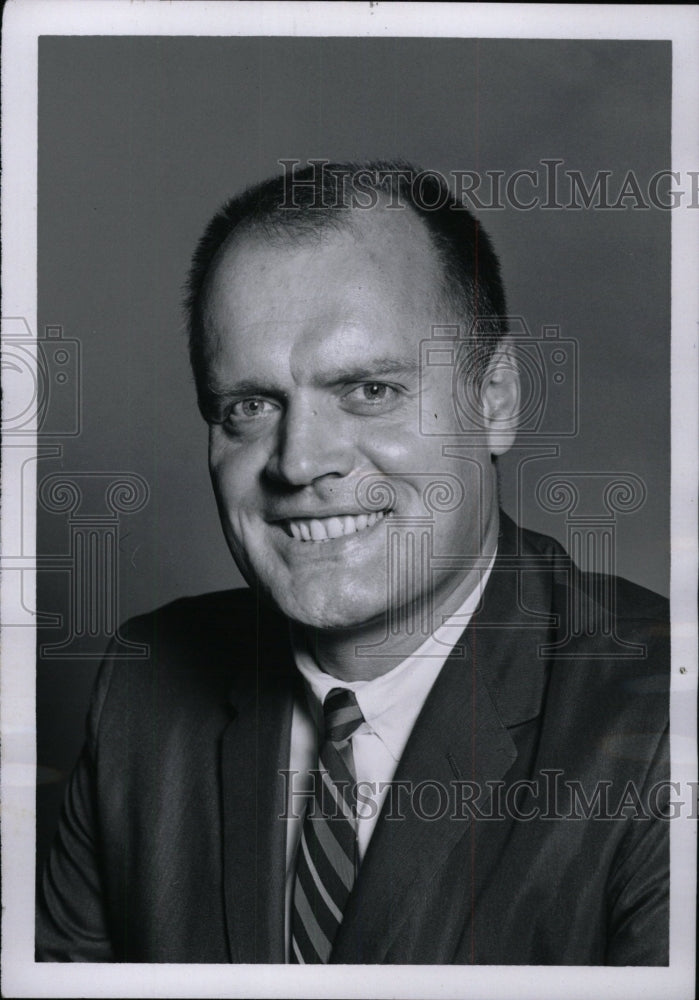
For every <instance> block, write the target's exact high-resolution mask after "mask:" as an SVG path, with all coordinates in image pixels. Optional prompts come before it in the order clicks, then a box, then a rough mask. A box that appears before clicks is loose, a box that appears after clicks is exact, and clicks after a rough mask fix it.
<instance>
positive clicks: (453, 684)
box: [331, 518, 551, 964]
mask: <svg viewBox="0 0 699 1000" xmlns="http://www.w3.org/2000/svg"><path fill="white" fill-rule="evenodd" d="M516 548H517V538H516V535H515V533H514V525H512V522H510V521H508V519H507V518H504V519H503V526H502V528H501V537H500V543H499V548H498V558H497V559H496V562H495V565H494V567H493V573H492V575H491V579H490V580H489V583H488V586H487V588H486V591H485V593H484V595H483V600H482V602H481V607H480V609H479V611H478V613H477V614H476V615H474V617H473V619H472V621H471V623H470V624H469V627H468V628H467V629H466V631H465V633H464V635H463V637H462V639H461V640H460V641H459V643H458V644H457V646H462V649H463V653H462V655H459V656H457V655H456V654H455V653H452V655H451V656H450V657H449V658H448V660H447V662H446V663H445V665H444V667H443V669H442V671H441V672H440V674H439V676H438V678H437V680H436V682H435V684H434V686H433V688H432V690H431V692H430V694H429V696H428V698H427V700H426V702H425V705H424V707H423V709H422V712H421V713H420V716H419V717H418V720H417V722H416V724H415V727H414V729H413V732H412V734H411V737H410V739H409V741H408V744H407V746H406V748H405V751H404V753H403V757H402V758H401V761H400V763H399V765H398V768H397V770H396V774H395V777H394V789H393V791H394V805H395V803H396V802H400V801H401V800H400V799H398V797H397V796H398V795H402V796H403V798H402V803H403V808H402V809H400V808H399V807H398V806H396V809H395V812H397V813H400V814H401V815H402V816H403V817H404V818H401V819H397V818H396V819H390V818H389V815H390V810H389V807H388V806H389V804H388V801H387V803H386V804H385V805H384V808H383V809H382V813H381V815H380V817H379V819H378V822H377V825H376V828H375V830H374V834H373V836H372V840H371V843H370V846H369V848H368V850H367V854H366V857H365V859H364V862H363V864H362V868H361V870H360V875H359V878H358V880H357V882H356V884H355V887H354V891H353V893H352V895H351V896H350V899H349V901H348V904H347V908H346V910H345V915H344V919H343V923H342V925H341V927H340V930H339V932H338V937H337V939H336V942H335V946H334V949H333V954H332V957H331V961H332V962H337V963H378V962H382V961H385V960H386V956H387V954H388V953H389V952H390V959H389V960H390V961H391V962H403V963H410V964H416V963H417V964H419V963H434V962H437V963H440V962H441V963H448V962H450V961H452V960H453V957H454V954H455V951H456V949H457V947H458V945H459V940H460V938H461V935H462V934H463V930H464V927H465V925H466V923H467V921H468V919H469V907H472V906H473V903H474V898H475V897H474V894H473V886H474V885H475V880H474V876H473V874H469V868H468V865H469V863H470V864H473V863H474V859H476V858H479V857H480V856H481V855H482V854H483V853H484V852H480V851H479V850H478V849H477V844H478V839H479V837H481V836H483V835H484V834H485V835H487V832H488V831H491V825H490V824H488V823H487V822H486V823H483V822H479V823H474V822H473V821H472V820H471V819H470V818H469V811H468V809H462V808H460V807H459V806H458V805H457V803H458V801H459V796H460V794H461V792H460V788H461V787H463V786H460V785H459V782H475V783H477V784H478V786H479V787H481V788H484V787H485V782H488V781H490V782H495V781H499V780H500V779H502V778H503V777H504V776H505V775H506V773H507V772H508V770H510V768H511V767H512V765H513V764H514V762H515V760H516V758H517V750H516V748H515V744H514V741H513V739H512V737H511V735H510V733H509V732H508V727H511V726H516V725H519V724H520V723H521V722H524V721H526V720H528V719H532V718H534V717H536V716H537V715H538V713H539V711H540V708H541V701H542V697H543V693H544V687H545V679H546V668H545V663H544V661H543V660H542V658H541V656H540V655H539V647H540V646H541V645H542V644H543V643H545V642H546V641H547V640H548V639H549V638H550V636H549V628H550V624H551V620H550V617H549V614H548V611H549V609H550V587H549V586H548V585H547V583H546V582H544V581H545V575H544V574H542V573H541V571H540V567H539V568H538V571H535V572H533V574H532V578H531V579H530V580H529V581H528V582H527V585H526V586H525V587H524V588H523V585H522V579H521V575H520V569H521V565H520V566H518V565H517V564H516V560H517V558H518V554H517V552H516ZM401 782H405V790H404V791H402V792H400V783H401ZM422 783H426V784H422ZM420 786H422V798H421V800H417V799H416V802H417V809H416V808H415V803H413V804H411V797H410V792H411V790H412V791H413V792H414V791H415V789H419V788H420ZM439 787H441V788H443V789H445V792H439V790H438V789H439ZM486 791H487V789H486ZM445 794H446V795H447V796H448V798H447V800H446V808H445V807H444V806H445V800H444V795H445ZM440 795H441V796H442V799H441V800H440V799H439V797H438V796H440ZM430 798H431V801H430ZM480 807H481V808H482V809H483V810H484V811H486V810H487V808H488V796H487V795H486V798H485V799H484V800H481V802H480ZM433 813H434V814H435V818H434V819H427V818H426V816H428V815H432V814H433ZM455 813H456V816H457V818H455V816H454V814H455ZM467 831H468V832H469V833H470V836H469V838H468V840H467V841H465V842H464V844H463V845H461V847H462V851H463V854H462V858H461V862H460V867H459V868H458V869H456V871H457V872H458V875H457V877H455V878H451V879H450V878H448V877H447V878H446V879H445V880H444V883H445V884H444V885H443V886H442V888H443V891H444V892H445V893H446V894H447V897H448V896H449V895H450V896H451V898H445V897H444V896H442V897H441V898H440V902H439V904H438V911H437V912H436V913H435V917H436V919H435V920H434V921H433V922H432V923H430V920H431V917H430V915H429V914H428V913H427V912H426V909H425V906H426V904H425V901H426V900H428V899H429V898H430V896H431V889H432V887H433V886H434V884H435V883H436V881H437V880H438V879H439V878H440V875H442V876H443V875H444V872H445V870H446V869H445V866H446V864H447V861H448V860H449V859H450V858H451V859H452V860H453V857H454V852H455V850H458V848H459V845H460V841H462V840H463V839H464V838H465V836H466V833H467ZM469 855H470V861H469ZM469 880H470V881H469ZM469 884H470V885H471V887H472V888H471V891H469V889H468V885H469ZM421 921H423V923H422V924H421Z"/></svg>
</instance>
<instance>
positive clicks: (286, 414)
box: [188, 164, 517, 629]
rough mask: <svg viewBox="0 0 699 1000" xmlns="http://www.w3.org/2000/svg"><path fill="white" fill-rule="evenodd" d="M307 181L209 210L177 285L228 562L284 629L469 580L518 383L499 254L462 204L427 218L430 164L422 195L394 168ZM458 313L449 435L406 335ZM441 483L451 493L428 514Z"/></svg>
mask: <svg viewBox="0 0 699 1000" xmlns="http://www.w3.org/2000/svg"><path fill="white" fill-rule="evenodd" d="M360 169H361V176H360V174H359V173H358V171H359V170H360ZM352 170H354V173H352ZM389 170H393V173H392V174H389V173H388V171H389ZM398 170H400V171H401V173H400V174H396V171H398ZM380 171H383V176H384V181H383V182H381V181H379V183H376V184H375V185H374V188H373V189H372V190H373V191H374V193H375V199H374V201H373V203H371V202H370V200H369V198H368V196H367V190H368V188H367V186H366V185H367V178H369V179H371V178H372V176H373V177H374V178H377V179H378V178H379V172H380ZM308 176H309V177H311V179H313V180H315V184H314V185H311V186H309V187H301V186H299V184H298V182H299V181H300V180H304V179H307V177H306V178H305V177H304V175H303V174H299V175H296V178H295V180H296V187H295V188H294V189H293V190H292V191H291V194H290V190H289V186H288V178H287V179H286V180H285V179H284V178H280V179H278V180H276V181H272V182H268V183H266V184H263V185H260V186H259V187H258V188H254V189H252V190H251V191H248V192H246V193H245V194H244V195H243V196H242V197H241V198H239V199H236V200H234V201H233V202H230V203H229V204H228V205H227V206H226V207H225V208H224V209H223V210H222V212H221V213H219V215H218V216H216V218H215V219H214V220H213V221H212V223H211V225H210V226H209V228H208V230H207V232H206V234H205V235H204V237H203V239H202V241H201V242H200V245H199V248H198V250H197V254H196V256H195V261H194V264H193V267H192V272H191V276H190V296H189V303H188V304H189V309H190V337H191V356H192V363H193V367H194V372H195V377H196V382H197V389H198V394H199V403H200V408H201V410H202V413H203V414H204V416H205V418H206V419H207V421H208V422H209V425H210V468H211V473H212V478H213V483H214V488H215V491H216V496H217V501H218V505H219V511H220V514H221V518H222V523H223V527H224V532H225V534H226V537H227V540H228V542H229V545H230V547H231V550H232V552H233V555H234V557H235V559H236V561H237V563H238V565H239V566H240V568H241V570H242V572H243V573H244V575H245V576H246V578H247V579H248V581H249V582H251V583H255V584H258V585H260V586H261V587H262V590H263V591H264V592H265V593H266V594H267V595H268V596H269V597H270V598H271V599H272V601H273V602H274V603H275V604H277V606H279V607H280V608H281V610H282V611H284V612H285V613H286V614H287V615H288V616H289V617H290V618H292V619H293V620H296V621H300V622H302V623H304V624H308V625H312V626H316V627H319V628H323V629H358V628H361V627H363V626H366V625H368V624H369V623H371V622H375V621H376V620H378V619H379V618H381V616H383V615H384V612H385V611H386V608H387V607H392V608H398V607H403V608H408V607H410V606H422V605H426V604H427V603H428V602H429V601H431V600H434V602H435V604H436V605H437V606H438V607H440V608H444V607H447V606H451V605H456V604H458V603H460V602H461V601H462V600H463V599H464V598H465V597H466V596H467V594H468V592H469V591H470V589H471V588H472V587H473V584H474V582H475V577H476V573H475V572H474V570H473V560H474V557H478V556H480V555H481V554H482V553H483V552H484V551H486V552H487V551H492V547H493V544H494V538H493V535H494V531H495V528H496V525H497V511H496V490H495V477H494V473H493V469H492V465H491V456H492V455H494V454H498V453H500V452H502V451H504V450H506V448H507V447H508V446H509V443H511V440H512V437H513V433H514V431H513V417H514V412H515V410H516V405H517V380H516V372H515V370H514V367H513V365H512V362H511V358H510V354H509V348H508V346H507V341H506V338H505V339H504V340H503V337H504V334H505V330H504V319H503V318H502V317H503V316H504V312H505V308H504V296H503V294H502V289H501V285H500V280H499V269H498V264H497V260H496V258H495V256H494V254H493V252H492V249H491V248H490V244H489V242H488V240H487V238H486V237H485V235H484V234H483V233H482V231H481V230H480V228H479V226H478V224H477V223H476V221H475V220H474V219H473V218H472V217H471V216H470V215H468V213H466V212H463V211H457V210H454V209H449V208H448V207H447V206H446V205H443V206H442V207H441V208H439V209H436V210H435V211H434V212H432V213H430V212H429V211H427V210H426V209H425V207H424V205H425V204H436V203H437V199H436V197H435V194H436V193H439V194H440V198H443V192H442V191H441V190H440V192H435V191H432V192H431V197H430V191H429V190H428V191H426V190H425V186H426V185H429V184H438V182H437V180H436V178H435V177H434V175H428V181H426V182H424V183H423V189H422V191H421V192H420V193H419V194H420V197H419V199H416V198H415V189H414V187H413V186H412V185H410V181H409V175H408V174H407V168H405V166H403V165H395V166H393V167H390V165H385V164H379V165H376V166H371V165H369V166H364V167H362V168H348V167H327V168H326V169H325V170H324V171H322V172H321V174H320V176H319V175H318V171H316V172H315V173H311V172H310V171H309V172H308ZM333 176H334V177H335V180H333V179H332V178H333ZM413 176H415V174H413ZM338 177H341V178H342V187H341V188H340V186H339V183H338V180H337V178H338ZM396 177H398V180H396ZM386 178H388V180H386ZM389 181H390V183H391V184H394V185H395V187H394V188H392V189H391V188H390V187H389V186H388V183H389ZM360 182H361V183H360ZM319 183H320V184H322V185H324V186H323V187H322V189H319V188H318V184H319ZM360 191H361V192H363V196H364V201H363V202H360V201H359V198H358V193H359V192H360ZM401 192H402V194H401ZM362 204H364V205H367V206H368V205H369V204H370V207H361V205H362ZM392 204H395V205H396V207H391V206H392ZM284 205H286V206H287V207H286V208H284V207H283V206H284ZM445 212H446V213H447V214H446V215H445ZM285 213H286V214H285ZM438 214H439V215H440V216H443V217H442V218H440V219H437V218H436V216H437V215H438ZM474 320H477V321H478V323H477V329H478V336H477V337H475V338H471V339H470V340H468V339H467V340H466V341H464V347H465V348H466V344H468V346H467V349H465V351H464V352H462V363H461V368H462V371H461V373H460V376H459V377H460V378H462V379H463V380H465V381H466V382H468V384H469V385H468V392H467V393H466V395H465V396H464V398H466V397H468V398H469V399H471V400H472V404H471V406H470V407H469V410H470V412H469V413H468V414H467V416H468V419H469V421H470V426H469V428H468V431H467V435H466V436H464V434H463V431H464V427H463V423H462V421H463V417H464V414H463V412H461V411H459V412H457V408H456V407H455V405H454V399H453V392H454V385H453V381H454V370H453V366H452V367H451V368H450V367H449V366H444V365H442V366H440V365H434V366H429V365H428V366H423V365H421V363H420V359H421V349H420V345H421V342H422V341H425V340H427V339H429V338H430V335H431V331H432V329H433V328H434V327H435V326H439V325H452V326H453V325H454V324H458V325H459V326H460V328H461V330H462V336H465V337H467V338H468V334H469V332H470V331H471V329H472V327H473V323H474ZM457 353H458V351H457ZM464 358H465V359H466V360H465V362H464ZM446 441H450V442H451V445H452V447H451V449H447V448H444V447H443V445H444V443H445V442H446ZM440 483H442V484H445V489H446V492H447V493H449V492H450V491H451V494H452V497H451V501H449V502H444V500H443V501H442V502H441V504H440V503H437V504H436V505H435V504H434V503H431V502H430V501H429V497H430V496H435V495H437V494H439V489H440V488H439V485H438V484H440ZM381 484H383V488H381ZM435 487H436V489H437V494H435V492H434V491H435ZM441 496H442V498H444V496H445V494H444V492H443V493H442V494H441ZM426 533H427V534H429V535H431V545H428V548H429V549H430V551H429V552H428V551H427V550H425V551H423V552H422V553H419V552H417V551H416V540H421V541H420V544H421V545H422V547H423V549H425V545H426V544H427V543H426V542H425V539H426V537H427V535H426ZM389 535H390V536H391V542H390V546H392V547H393V549H395V550H396V551H395V552H393V553H392V552H391V550H390V546H389V545H388V539H389ZM420 544H418V546H417V547H418V548H419V547H420ZM396 547H397V548H396ZM398 550H401V551H398ZM393 556H395V560H393V561H392V559H393ZM444 557H446V558H444ZM440 558H441V562H440ZM396 560H397V563H396ZM408 563H411V564H414V565H408ZM396 566H397V568H396Z"/></svg>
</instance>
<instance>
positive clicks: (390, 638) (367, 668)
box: [304, 510, 499, 681]
mask: <svg viewBox="0 0 699 1000" xmlns="http://www.w3.org/2000/svg"><path fill="white" fill-rule="evenodd" d="M498 526H499V521H498V513H497V510H496V511H495V514H494V516H493V518H492V520H491V524H489V525H488V529H487V533H486V537H485V540H484V545H483V549H482V553H481V555H482V557H484V558H486V559H489V558H490V557H492V555H493V553H494V552H495V550H496V547H497V538H498ZM483 572H484V569H483V568H482V567H479V568H478V569H474V570H469V571H465V572H464V574H463V575H462V576H461V577H459V578H458V579H456V580H454V579H453V578H449V579H448V580H444V581H441V583H439V584H437V586H435V589H434V592H433V594H432V622H431V624H430V628H429V632H430V633H432V634H433V633H434V632H435V630H436V629H437V627H438V626H439V625H440V624H441V623H442V622H444V621H445V620H446V619H447V618H448V617H450V616H451V615H453V614H455V613H456V612H457V611H458V609H459V608H460V607H461V606H462V604H464V602H465V601H466V600H467V599H468V598H469V597H470V596H471V595H472V594H473V592H474V591H475V590H476V588H477V587H478V586H479V584H480V582H481V579H482V575H483ZM389 614H390V613H389V612H387V613H386V614H384V615H382V616H380V617H379V618H377V619H374V620H372V621H370V622H368V623H365V624H364V625H362V626H360V627H354V628H351V629H334V630H331V629H314V628H310V627H307V628H306V629H304V636H305V641H306V644H307V648H308V651H309V652H310V654H311V655H312V656H313V658H314V660H315V661H316V663H317V664H318V666H319V667H320V668H321V670H324V671H325V672H326V673H327V674H330V675H331V676H332V677H337V678H338V679H339V680H343V681H360V680H373V679H374V678H376V677H381V676H382V675H383V674H385V673H388V671H389V670H393V668H394V667H397V666H398V664H399V663H401V662H402V661H403V660H405V659H406V658H407V657H408V656H410V655H411V654H412V653H414V652H415V651H416V650H417V649H419V648H420V646H421V645H422V643H423V642H424V641H425V639H426V638H427V634H426V632H425V630H424V602H423V600H422V599H420V598H418V599H416V600H415V601H414V602H412V603H411V604H409V605H404V606H402V607H401V608H400V609H395V610H394V611H393V621H396V620H398V621H399V622H400V627H399V628H398V629H395V628H392V627H390V626H391V622H390V620H389Z"/></svg>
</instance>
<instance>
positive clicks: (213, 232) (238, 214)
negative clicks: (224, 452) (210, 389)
mask: <svg viewBox="0 0 699 1000" xmlns="http://www.w3.org/2000/svg"><path fill="white" fill-rule="evenodd" d="M280 162H281V163H282V164H283V165H284V166H285V171H284V173H282V174H279V175H277V176H275V177H272V178H270V179H269V180H265V181H262V182H261V183H259V184H256V185H254V186H252V187H249V188H247V189H246V190H245V191H243V193H242V194H240V195H237V196H236V197H234V198H231V199H230V200H229V201H227V202H226V203H225V204H224V205H223V206H222V207H221V208H220V210H219V211H218V212H217V213H216V214H215V215H214V217H213V218H212V219H211V221H210V222H209V224H208V225H207V227H206V229H205V230H204V233H203V235H202V236H201V238H200V240H199V242H198V244H197V247H196V249H195V252H194V255H193V257H192V263H191V267H190V270H189V275H188V278H187V283H186V292H185V312H186V321H187V329H188V335H189V356H190V361H191V365H192V371H193V373H194V379H195V383H196V386H197V390H198V392H199V394H200V396H201V393H202V389H203V388H204V384H205V378H206V372H205V353H204V346H203V336H202V316H201V307H202V299H203V293H204V289H205V285H206V278H207V275H208V273H209V269H210V268H211V265H212V264H213V262H214V259H215V258H216V255H217V254H218V252H219V250H220V249H221V247H222V246H223V245H224V243H225V242H226V241H227V239H228V238H229V237H230V236H231V235H232V234H233V233H238V234H244V233H253V232H254V233H261V234H262V235H263V236H264V237H265V238H266V239H269V240H270V242H271V243H278V242H279V240H280V238H285V239H294V238H299V239H303V238H304V237H309V236H313V235H317V234H318V233H320V232H322V231H323V230H326V229H332V228H335V229H343V228H344V229H347V228H350V227H351V225H352V221H353V218H352V217H353V213H354V212H362V211H364V210H367V209H371V208H376V207H377V206H378V205H379V204H381V205H382V206H383V207H384V208H386V209H387V210H390V209H396V208H408V209H409V210H411V211H413V212H414V213H415V214H416V215H417V216H418V217H419V218H420V219H421V220H422V221H423V223H424V225H425V228H426V230H427V233H428V236H429V238H430V240H431V243H432V246H433V248H434V250H435V252H436V258H437V261H438V263H439V264H440V265H441V272H442V289H441V292H442V295H443V296H444V301H445V302H446V303H447V304H448V305H449V306H451V308H452V310H453V311H454V312H455V314H456V315H457V316H458V317H461V316H464V317H465V320H466V323H465V325H464V327H463V328H461V324H459V326H460V328H461V330H462V331H464V332H465V335H466V336H467V337H468V339H469V347H470V350H469V359H470V360H469V364H468V373H469V374H470V375H471V376H473V377H474V378H475V379H476V381H478V380H479V379H480V378H482V376H483V374H484V372H485V370H486V368H487V365H488V362H489V360H490V357H491V356H492V353H493V351H494V350H495V347H496V346H497V344H498V342H499V341H500V339H501V338H502V336H503V335H504V334H505V333H506V332H507V318H506V314H507V310H506V304H505V292H504V289H503V285H502V280H501V277H500V263H499V261H498V258H497V256H496V254H495V251H494V250H493V247H492V245H491V242H490V239H489V238H488V236H487V234H486V233H485V231H484V230H483V228H482V226H481V224H480V222H479V221H478V220H477V219H476V218H475V217H474V216H473V215H472V214H471V212H470V211H469V210H468V209H467V208H466V207H465V206H464V204H463V203H462V201H460V200H459V199H458V198H457V197H455V196H454V195H453V194H452V192H451V191H450V189H449V187H448V185H447V183H446V181H445V179H444V177H443V176H442V175H441V174H440V173H438V172H437V171H432V170H422V169H419V168H417V167H415V166H413V165H412V164H410V163H407V162H404V161H400V160H391V161H384V160H372V161H367V162H363V163H352V162H347V163H332V162H330V161H327V160H309V161H308V166H306V167H304V168H303V169H301V170H296V169H295V166H296V164H297V162H298V161H296V160H291V161H288V160H287V161H280ZM289 166H291V169H290V170H289V169H288V168H289ZM387 200H388V201H387ZM461 335H462V336H463V332H462V333H461Z"/></svg>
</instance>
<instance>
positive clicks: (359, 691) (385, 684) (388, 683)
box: [291, 553, 495, 762]
mask: <svg viewBox="0 0 699 1000" xmlns="http://www.w3.org/2000/svg"><path fill="white" fill-rule="evenodd" d="M494 562H495V553H494V554H493V557H492V559H491V560H490V563H489V565H488V568H487V570H486V571H485V573H483V575H482V576H481V579H480V581H479V583H478V584H477V585H476V587H475V588H474V589H473V590H472V591H471V593H470V594H469V596H468V597H467V598H466V600H465V601H464V602H463V604H461V606H460V607H459V608H458V609H457V610H456V611H455V612H454V614H453V615H450V616H449V618H447V619H446V621H444V622H443V623H442V624H441V625H439V626H438V627H437V628H436V629H435V631H434V632H433V634H432V635H430V636H429V637H428V638H427V639H426V640H425V642H423V643H422V645H421V646H420V647H419V649H416V650H415V652H414V653H411V654H410V656H408V657H406V659H405V660H402V661H401V663H399V664H398V666H396V667H393V669H392V670H389V671H387V672H386V673H385V674H382V675H381V676H380V677H375V678H374V679H373V680H362V681H342V680H339V679H338V678H337V677H332V676H331V675H330V674H327V673H325V671H324V670H321V669H320V667H319V666H318V664H317V663H316V662H315V660H314V659H313V657H312V656H311V654H310V652H309V649H308V645H307V644H306V643H305V642H304V640H303V634H302V633H300V630H297V629H294V628H292V630H291V642H292V648H293V653H294V659H295V661H296V666H297V667H298V669H299V672H300V674H301V675H302V677H303V679H304V681H305V687H306V693H307V695H308V701H309V704H310V707H311V712H312V714H313V717H314V719H315V721H316V724H318V722H319V720H320V719H322V708H321V706H322V704H323V702H324V700H325V697H326V695H327V694H328V692H329V691H331V690H332V689H333V688H348V689H349V690H350V691H354V693H355V695H356V698H357V704H358V705H359V708H360V709H361V711H362V715H363V716H364V719H365V722H366V723H367V725H368V726H369V728H370V729H371V730H372V731H373V732H374V733H375V734H376V735H377V736H378V737H379V739H380V740H381V741H382V742H383V743H384V744H385V746H386V748H387V749H388V751H389V752H390V754H391V755H392V757H393V758H394V759H395V760H396V762H397V761H398V760H399V759H400V757H401V755H402V753H403V749H404V747H405V744H406V743H407V740H408V737H409V735H410V733H411V731H412V728H413V726H414V724H415V721H416V719H417V717H418V715H419V714H420V710H421V708H422V706H423V704H424V703H425V700H426V698H427V695H428V694H429V692H430V689H431V687H432V685H433V684H434V682H435V680H436V679H437V676H438V674H439V672H440V671H441V669H442V667H443V666H444V664H445V662H446V660H447V657H448V656H449V654H450V653H451V651H452V649H453V648H454V646H455V645H456V643H457V642H458V640H459V639H460V637H461V635H462V634H463V632H464V629H465V628H466V627H467V625H468V623H469V621H470V620H471V616H472V615H473V612H474V611H475V610H476V608H477V606H478V602H479V601H480V599H481V594H482V593H483V590H484V588H485V585H486V583H487V582H488V578H489V577H490V573H491V570H492V568H493V563H494Z"/></svg>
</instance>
